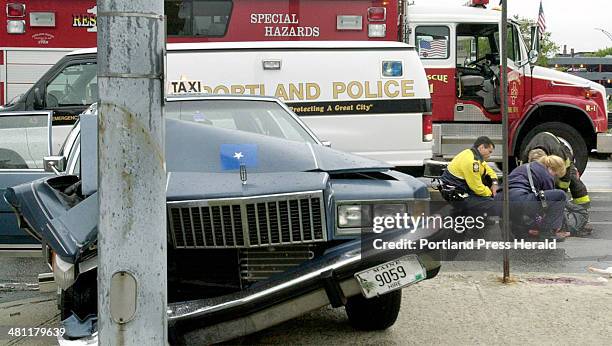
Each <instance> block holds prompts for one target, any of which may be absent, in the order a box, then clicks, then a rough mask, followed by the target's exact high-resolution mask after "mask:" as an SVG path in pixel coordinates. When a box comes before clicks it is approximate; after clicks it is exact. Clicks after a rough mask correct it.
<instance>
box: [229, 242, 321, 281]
mask: <svg viewBox="0 0 612 346" xmlns="http://www.w3.org/2000/svg"><path fill="white" fill-rule="evenodd" d="M313 246H314V245H291V246H282V247H260V248H255V249H242V250H240V252H239V255H238V257H239V258H240V278H241V279H242V281H243V282H245V283H250V282H255V281H261V280H266V279H268V278H269V277H270V276H272V275H275V274H279V273H283V272H285V271H287V270H288V269H291V268H294V267H297V266H299V265H300V264H302V263H304V262H306V261H308V260H310V259H312V258H313V257H314V252H313V248H312V247H313Z"/></svg>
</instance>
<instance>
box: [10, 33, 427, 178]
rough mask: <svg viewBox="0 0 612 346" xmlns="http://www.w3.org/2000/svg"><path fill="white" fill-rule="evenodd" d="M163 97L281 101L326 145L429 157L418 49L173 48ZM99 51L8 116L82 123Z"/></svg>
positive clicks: (70, 59) (79, 54)
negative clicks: (37, 112) (40, 114)
mask: <svg viewBox="0 0 612 346" xmlns="http://www.w3.org/2000/svg"><path fill="white" fill-rule="evenodd" d="M164 65H165V88H166V95H167V96H171V95H178V94H195V93H197V94H200V93H206V94H246V95H266V96H276V97H278V98H280V99H281V100H282V101H284V102H285V103H286V104H287V105H289V106H290V107H291V109H292V110H293V111H294V112H295V113H297V114H298V115H299V116H300V117H301V118H302V120H303V121H304V122H305V123H306V124H307V125H308V126H309V127H310V128H311V129H312V130H313V131H314V133H315V134H316V135H317V136H318V137H319V139H321V140H322V141H324V142H328V143H330V144H331V146H332V147H334V148H336V149H340V150H344V151H348V152H352V153H354V154H358V155H362V156H366V157H369V158H373V159H378V160H382V161H385V162H388V163H390V164H392V165H394V166H397V167H398V168H400V169H402V170H404V171H407V172H410V173H420V172H422V167H423V162H424V160H426V159H429V158H431V157H432V138H433V135H432V116H431V98H430V94H429V85H428V81H427V77H426V75H425V70H424V69H423V65H422V63H421V60H419V57H418V54H417V52H416V50H415V48H414V47H413V46H409V45H407V44H405V43H400V42H387V41H379V42H365V41H310V42H305V41H303V42H302V41H298V42H295V41H292V42H287V41H279V42H223V43H184V44H168V45H167V54H166V57H165V61H164ZM96 72H97V66H96V49H82V50H77V51H74V52H71V53H69V54H68V55H66V56H65V57H64V58H62V59H61V60H60V61H58V62H57V63H56V64H55V65H54V66H53V67H52V68H51V69H50V70H49V71H48V72H47V73H45V74H44V75H43V76H42V78H41V79H40V80H39V81H38V82H37V83H36V84H35V85H34V86H33V87H32V88H31V89H30V90H29V91H28V92H27V93H26V94H24V95H23V96H22V97H21V98H20V99H19V100H17V101H16V102H15V103H14V104H9V105H7V106H6V107H5V109H4V110H28V109H49V110H52V111H53V122H54V124H56V125H59V124H66V123H71V122H74V121H76V118H77V116H78V114H79V113H80V112H81V111H82V110H84V109H85V108H86V107H87V106H88V105H89V104H91V103H93V102H95V101H96V100H97V98H98V84H97V78H96Z"/></svg>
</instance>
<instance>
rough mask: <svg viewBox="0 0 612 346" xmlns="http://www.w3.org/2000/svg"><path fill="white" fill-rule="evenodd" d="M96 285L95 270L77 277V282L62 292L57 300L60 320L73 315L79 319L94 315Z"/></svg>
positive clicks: (96, 296) (96, 302)
mask: <svg viewBox="0 0 612 346" xmlns="http://www.w3.org/2000/svg"><path fill="white" fill-rule="evenodd" d="M97 304H98V285H97V276H96V270H91V271H89V272H87V273H83V274H81V275H79V277H78V279H77V281H76V282H75V283H74V284H73V285H72V286H70V287H69V288H68V289H67V290H62V292H61V293H60V299H59V310H60V318H61V319H62V321H63V320H65V319H67V318H68V317H70V316H71V315H72V314H73V313H74V314H76V315H77V316H78V317H79V318H80V319H84V318H85V317H87V316H88V315H91V314H94V315H95V314H96V312H97Z"/></svg>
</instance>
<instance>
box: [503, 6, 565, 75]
mask: <svg viewBox="0 0 612 346" xmlns="http://www.w3.org/2000/svg"><path fill="white" fill-rule="evenodd" d="M514 20H515V21H516V22H517V23H519V27H520V30H521V35H522V36H523V40H524V41H525V43H526V44H529V43H530V42H531V27H532V26H534V25H536V23H535V20H533V19H528V18H519V16H518V15H515V16H514ZM550 36H551V34H550V32H544V34H543V35H541V36H540V52H539V53H540V56H539V57H538V61H537V62H536V65H540V66H547V65H548V58H552V57H553V56H554V55H555V54H557V53H558V52H559V45H557V44H556V43H555V42H553V40H552V39H551V37H550Z"/></svg>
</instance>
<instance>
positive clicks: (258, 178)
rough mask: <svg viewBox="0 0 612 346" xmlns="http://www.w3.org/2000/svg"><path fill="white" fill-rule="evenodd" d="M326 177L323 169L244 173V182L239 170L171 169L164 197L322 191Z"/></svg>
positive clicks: (204, 196)
mask: <svg viewBox="0 0 612 346" xmlns="http://www.w3.org/2000/svg"><path fill="white" fill-rule="evenodd" d="M328 181H329V175H328V174H327V173H324V172H296V173H292V174H286V173H252V174H248V173H247V179H246V181H245V183H244V184H243V183H242V180H241V179H240V174H239V173H238V172H236V173H234V172H231V173H198V172H171V173H169V174H168V185H167V189H166V199H167V200H168V201H189V200H200V199H217V198H240V197H250V196H262V195H275V194H282V193H293V192H302V191H321V190H325V189H326V187H327V184H328Z"/></svg>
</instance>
